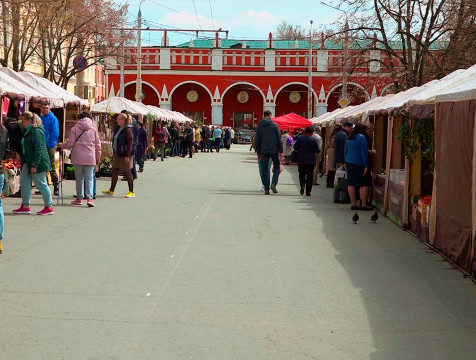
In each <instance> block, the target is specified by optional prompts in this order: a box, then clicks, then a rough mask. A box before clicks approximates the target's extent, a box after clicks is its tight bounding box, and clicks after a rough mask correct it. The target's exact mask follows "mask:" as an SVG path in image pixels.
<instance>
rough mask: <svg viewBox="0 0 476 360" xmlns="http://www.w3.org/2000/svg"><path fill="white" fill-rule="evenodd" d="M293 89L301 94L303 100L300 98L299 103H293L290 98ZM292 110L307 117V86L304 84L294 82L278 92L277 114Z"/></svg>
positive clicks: (287, 112)
mask: <svg viewBox="0 0 476 360" xmlns="http://www.w3.org/2000/svg"><path fill="white" fill-rule="evenodd" d="M293 91H297V92H298V93H299V94H300V95H301V100H299V102H298V103H292V102H291V100H289V94H291V92H293ZM313 97H314V95H313ZM313 103H314V99H313ZM291 112H295V113H296V114H299V115H301V116H304V117H307V87H305V86H304V85H298V84H293V85H289V86H286V87H285V88H284V89H282V90H281V91H280V93H279V94H278V97H277V99H276V116H281V115H285V114H289V113H291Z"/></svg>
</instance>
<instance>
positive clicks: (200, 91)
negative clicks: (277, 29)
mask: <svg viewBox="0 0 476 360" xmlns="http://www.w3.org/2000/svg"><path fill="white" fill-rule="evenodd" d="M165 38H166V35H165ZM166 43H167V41H164V40H163V44H166ZM313 47H314V48H315V49H314V50H313V51H312V56H311V58H312V90H311V95H312V115H313V116H318V115H321V114H323V113H325V112H327V111H332V110H334V109H336V108H338V107H340V106H339V104H338V101H339V99H340V98H341V97H342V88H343V81H344V80H343V69H344V59H343V53H344V52H343V48H342V44H336V43H332V42H324V41H322V42H321V44H319V45H317V46H316V45H314V46H313ZM351 55H352V50H351ZM362 57H363V58H364V59H363V60H364V61H362ZM309 58H310V54H309V42H308V41H287V40H274V39H273V38H272V36H271V34H270V37H269V39H267V40H261V41H256V40H253V41H237V40H225V39H218V38H216V39H212V40H193V41H190V43H186V44H183V45H180V46H177V47H170V46H161V47H144V48H142V66H141V69H142V101H143V102H144V103H146V104H149V105H155V106H160V107H161V108H166V109H171V110H175V111H179V112H182V113H184V114H186V115H188V116H189V117H192V118H194V119H198V120H202V121H203V122H204V123H208V124H223V125H226V126H233V127H235V128H242V127H253V126H254V125H255V124H256V122H257V121H259V119H260V118H261V116H262V113H263V111H264V110H270V111H271V112H272V114H273V116H279V115H283V114H287V113H290V112H295V113H297V114H299V115H302V116H304V117H308V94H309V91H308V67H309ZM136 60H137V50H136V49H135V48H128V49H126V51H125V57H124V68H125V76H124V83H125V91H124V94H125V97H126V98H129V99H131V100H135V93H136V79H137V75H136V74H137V61H136ZM365 60H366V61H365ZM385 61H388V60H387V59H385V58H384V56H383V52H380V51H369V52H368V53H366V54H363V55H362V54H359V55H357V52H355V53H354V56H350V57H349V59H348V62H347V65H346V66H347V68H350V67H352V75H350V76H349V78H348V80H347V82H346V84H347V89H348V94H349V95H348V97H347V98H348V100H349V101H350V105H357V104H360V103H362V102H365V101H367V100H369V99H370V98H372V97H375V96H378V95H381V94H382V93H385V92H386V91H387V90H388V88H389V86H390V84H391V79H390V77H389V76H388V73H386V72H385V70H384V67H382V66H381V64H382V63H385ZM360 63H364V65H361V66H356V64H360ZM106 72H107V92H108V94H109V95H110V96H114V95H117V94H118V93H119V89H120V64H119V61H114V60H113V61H108V65H107V66H106Z"/></svg>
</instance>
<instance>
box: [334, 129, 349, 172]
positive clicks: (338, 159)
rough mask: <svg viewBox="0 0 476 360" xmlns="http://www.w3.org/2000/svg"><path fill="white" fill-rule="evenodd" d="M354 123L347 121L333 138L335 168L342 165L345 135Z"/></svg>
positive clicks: (343, 162) (343, 161) (347, 134)
mask: <svg viewBox="0 0 476 360" xmlns="http://www.w3.org/2000/svg"><path fill="white" fill-rule="evenodd" d="M353 127H354V124H352V123H351V122H349V121H347V122H345V123H344V124H343V125H342V128H341V129H340V130H339V132H338V133H337V134H336V138H335V142H334V143H335V147H334V148H335V150H334V167H335V168H336V169H338V168H340V167H341V166H342V165H344V164H345V143H346V141H347V136H349V134H350V132H351V131H352V128H353Z"/></svg>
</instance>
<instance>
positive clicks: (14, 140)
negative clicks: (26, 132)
mask: <svg viewBox="0 0 476 360" xmlns="http://www.w3.org/2000/svg"><path fill="white" fill-rule="evenodd" d="M2 122H3V126H5V127H6V129H7V130H8V140H9V142H10V150H11V151H12V150H13V151H15V152H16V153H17V154H18V155H20V156H21V155H22V153H23V149H22V146H21V139H23V132H22V130H21V128H20V124H18V121H17V120H15V119H12V118H9V117H7V116H5V115H2Z"/></svg>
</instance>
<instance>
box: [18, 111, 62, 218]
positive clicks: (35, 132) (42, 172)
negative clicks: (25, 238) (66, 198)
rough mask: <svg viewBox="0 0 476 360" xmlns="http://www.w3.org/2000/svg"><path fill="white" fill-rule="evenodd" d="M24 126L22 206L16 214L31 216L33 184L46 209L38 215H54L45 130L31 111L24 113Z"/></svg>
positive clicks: (21, 180)
mask: <svg viewBox="0 0 476 360" xmlns="http://www.w3.org/2000/svg"><path fill="white" fill-rule="evenodd" d="M21 120H22V125H23V127H24V128H25V135H24V136H23V139H22V147H23V156H22V171H21V176H20V186H21V200H22V201H21V206H20V207H19V208H18V209H16V210H13V213H14V214H30V213H31V209H30V200H31V182H32V181H33V183H34V184H35V187H36V188H37V189H38V190H39V191H40V193H41V195H42V196H43V202H44V203H45V207H44V209H43V210H41V211H39V212H38V213H37V214H38V215H53V214H54V213H55V212H54V210H53V198H52V197H51V191H50V188H49V187H48V180H47V177H46V174H47V172H48V171H50V170H51V161H50V157H49V155H48V151H47V150H46V140H45V129H44V127H43V124H42V122H41V119H40V117H39V116H38V115H36V114H33V113H31V112H29V111H26V112H24V113H23V115H22V117H21Z"/></svg>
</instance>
